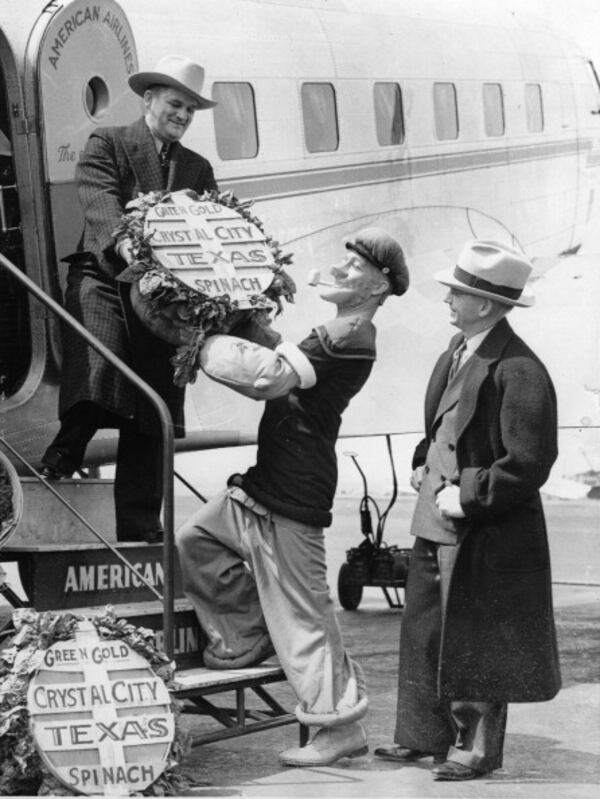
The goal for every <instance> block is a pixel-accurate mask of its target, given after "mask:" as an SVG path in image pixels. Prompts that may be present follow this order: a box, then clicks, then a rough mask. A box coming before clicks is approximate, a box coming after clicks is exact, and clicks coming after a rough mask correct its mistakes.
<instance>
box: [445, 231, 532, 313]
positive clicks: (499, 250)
mask: <svg viewBox="0 0 600 799" xmlns="http://www.w3.org/2000/svg"><path fill="white" fill-rule="evenodd" d="M532 269H533V267H532V265H531V263H530V261H529V259H528V258H527V257H526V256H525V255H523V253H522V252H520V251H519V250H516V249H514V248H513V247H509V246H508V245H506V244H502V243H500V242H498V241H484V240H479V239H476V240H473V241H468V242H467V243H466V244H465V246H464V247H463V249H462V250H461V253H460V255H459V256H458V260H457V262H456V266H455V267H454V269H445V270H443V271H441V272H437V273H436V275H435V279H436V280H437V281H438V283H442V284H443V285H445V286H449V287H450V288H455V289H459V290H460V291H463V292H465V293H466V294H475V295H476V296H478V297H488V298H489V299H490V300H496V302H501V303H504V304H505V305H518V306H519V307H522V308H528V307H529V306H531V305H533V304H534V302H535V299H534V298H533V297H530V296H523V289H524V288H525V285H526V283H527V280H528V279H529V276H530V274H531V272H532Z"/></svg>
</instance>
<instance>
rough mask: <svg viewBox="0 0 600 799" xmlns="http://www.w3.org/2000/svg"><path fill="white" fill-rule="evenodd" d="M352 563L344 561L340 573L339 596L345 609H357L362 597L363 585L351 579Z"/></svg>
mask: <svg viewBox="0 0 600 799" xmlns="http://www.w3.org/2000/svg"><path fill="white" fill-rule="evenodd" d="M349 577H350V564H349V563H342V566H341V568H340V573H339V574H338V584H337V588H338V597H339V600H340V605H341V606H342V607H343V608H344V610H356V608H357V607H358V606H359V605H360V600H361V599H362V592H363V587H362V585H360V584H359V583H354V582H350V581H349Z"/></svg>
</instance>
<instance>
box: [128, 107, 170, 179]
mask: <svg viewBox="0 0 600 799" xmlns="http://www.w3.org/2000/svg"><path fill="white" fill-rule="evenodd" d="M123 147H124V148H125V152H126V153H127V158H128V159H129V163H130V165H131V168H132V170H133V173H134V175H135V178H136V181H137V184H138V186H139V190H140V191H141V192H142V193H143V194H146V193H147V192H149V191H160V190H161V189H162V187H163V178H162V172H161V169H160V161H159V160H158V153H157V151H156V145H155V144H154V139H153V138H152V134H151V133H150V130H149V129H148V126H147V125H146V123H145V122H144V120H143V119H138V121H137V122H134V123H133V125H130V126H129V127H128V128H127V130H126V131H125V134H124V136H123Z"/></svg>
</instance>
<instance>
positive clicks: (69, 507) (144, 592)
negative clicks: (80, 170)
mask: <svg viewBox="0 0 600 799" xmlns="http://www.w3.org/2000/svg"><path fill="white" fill-rule="evenodd" d="M0 266H3V267H4V268H7V269H8V270H9V271H10V272H11V273H12V274H13V275H14V276H15V277H16V278H17V279H18V280H19V281H20V282H21V283H23V284H24V285H25V286H26V288H27V289H28V290H29V291H30V293H32V294H33V295H34V296H35V297H36V298H37V299H39V300H40V301H41V302H42V303H43V304H44V305H46V306H47V307H48V308H49V309H50V310H51V311H52V312H53V313H55V314H56V315H58V316H59V317H60V318H61V319H62V320H63V321H64V322H66V323H67V324H69V325H71V327H73V328H74V329H75V330H76V331H77V332H79V334H80V335H82V336H83V337H84V338H86V340H87V341H88V344H89V345H90V346H92V347H93V348H94V349H96V350H97V351H98V352H100V353H101V354H102V355H104V357H106V358H107V360H109V361H110V362H111V363H112V364H113V365H114V366H115V368H117V369H119V370H120V371H121V372H122V373H123V374H125V376H126V377H128V378H129V379H130V380H132V382H134V384H135V385H136V386H137V388H138V389H139V390H140V391H143V392H144V393H145V394H146V396H147V397H148V399H149V400H150V401H151V402H152V403H153V404H154V406H155V408H156V409H157V413H158V415H159V417H160V420H161V427H162V431H163V461H164V469H163V478H164V485H165V492H164V506H163V526H164V530H165V534H164V543H163V544H148V543H145V542H140V543H138V542H131V543H128V542H117V541H116V540H115V535H114V522H113V523H111V522H108V521H107V520H111V519H113V518H114V507H113V481H112V480H106V479H96V478H84V479H79V478H77V479H62V480H60V481H52V482H50V481H46V480H44V479H43V478H42V477H41V476H40V475H39V474H38V472H37V470H36V469H35V468H34V467H33V466H32V465H31V464H30V463H28V462H27V460H26V459H25V458H23V456H22V455H20V453H19V452H17V450H15V448H14V447H13V446H12V444H11V443H10V441H9V440H8V439H9V436H8V435H6V434H5V427H4V426H3V425H0V433H4V435H0V462H1V463H4V464H5V465H6V468H7V470H8V471H9V472H10V473H11V474H16V470H15V468H14V465H16V466H17V470H18V471H19V472H21V475H19V476H18V478H17V480H18V482H16V483H15V486H14V489H13V496H14V501H15V502H16V503H17V504H18V506H19V519H18V523H17V525H16V528H15V529H14V531H13V532H12V533H11V534H10V536H7V537H5V540H6V543H5V545H4V546H2V541H1V540H0V594H2V596H3V598H4V601H5V602H7V601H8V603H9V606H12V608H17V607H19V606H21V607H32V608H34V609H35V610H36V611H38V612H42V611H50V612H56V613H65V612H71V613H74V614H81V615H82V616H85V617H90V616H95V615H103V614H104V613H105V612H106V609H107V606H109V605H110V607H111V609H112V612H113V613H114V615H115V616H116V617H117V618H122V619H124V620H126V621H127V622H129V623H131V624H133V625H134V626H142V627H146V628H149V629H151V630H153V631H154V632H155V638H156V642H157V645H158V646H159V647H161V648H162V649H164V651H165V652H166V653H167V654H168V655H169V657H171V658H172V659H173V660H174V661H175V663H176V671H175V677H174V685H173V688H172V691H173V694H174V695H175V697H176V698H178V699H181V700H182V702H183V707H182V710H183V712H184V713H190V714H195V715H200V716H208V717H212V718H213V719H214V720H216V721H217V722H218V723H219V725H220V726H219V727H218V728H217V729H214V725H209V727H210V728H209V729H207V725H206V724H203V725H202V726H201V728H199V729H198V731H196V730H191V738H192V746H197V745H199V744H202V743H208V742H212V741H216V740H221V739H224V738H231V737H236V736H239V735H246V734H248V733H251V732H256V731H260V730H265V729H271V728H273V727H278V726H281V725H284V724H290V723H297V719H296V717H295V715H294V714H293V713H291V712H288V711H286V710H285V708H284V707H283V706H282V705H281V704H280V703H279V702H278V701H277V700H276V699H275V697H273V696H272V695H271V693H269V691H268V690H267V689H266V688H265V686H269V685H271V684H274V683H281V682H284V681H285V674H284V672H283V670H282V669H281V667H280V666H279V664H278V663H276V662H269V663H266V664H261V665H259V666H256V667H253V668H246V669H238V670H232V671H214V670H210V669H206V668H204V667H203V665H202V651H203V648H204V645H205V642H206V638H205V635H204V632H203V631H202V630H201V628H200V627H199V625H198V622H197V619H196V615H195V613H194V611H193V609H192V607H191V605H190V603H189V602H188V600H187V599H186V598H185V596H184V595H183V592H182V589H181V576H180V572H179V566H178V561H177V552H176V548H175V546H174V535H173V532H174V531H173V525H174V496H173V475H174V468H173V466H174V455H173V435H172V428H171V424H170V417H169V414H168V410H167V408H166V405H165V404H164V402H163V401H162V399H161V398H160V397H159V396H158V395H157V394H156V393H155V392H154V391H153V390H152V389H151V388H150V387H149V386H147V385H146V384H145V383H144V382H143V381H141V380H140V378H139V377H138V376H137V375H136V374H135V373H134V372H132V371H131V370H130V369H129V367H127V366H126V364H124V363H122V362H121V361H120V360H119V359H118V358H116V357H115V356H114V355H113V354H112V353H111V352H110V351H108V350H106V348H104V347H103V345H102V344H101V343H100V342H98V341H97V340H96V339H94V337H93V336H91V335H90V334H89V333H88V332H87V330H85V329H84V328H82V327H81V325H79V324H78V323H77V322H76V320H74V319H73V318H72V317H71V316H70V315H69V314H68V313H66V312H65V311H64V309H63V308H62V307H61V306H59V305H58V304H57V303H55V302H54V301H53V300H52V299H51V298H50V297H48V295H46V294H45V292H43V291H42V290H41V289H40V288H39V287H38V286H37V285H36V284H35V283H33V282H32V281H31V280H29V278H27V277H26V276H25V275H24V274H23V273H22V272H20V270H18V269H17V268H16V267H14V265H13V264H11V262H9V261H8V260H7V259H6V258H4V256H2V255H1V254H0ZM2 413H3V410H2V406H1V405H0V414H2ZM0 421H1V420H0ZM7 456H8V457H7ZM23 474H27V475H30V476H22V475H23ZM111 525H112V529H111ZM8 564H11V566H12V568H13V570H16V571H17V573H18V577H19V580H20V582H21V586H11V584H10V582H9V581H7V580H6V570H5V569H4V568H2V567H3V565H4V566H6V567H7V568H10V567H9V566H8ZM9 641H10V623H9V625H8V628H6V627H5V629H4V630H2V631H1V632H0V647H1V646H4V645H7V644H8V643H9ZM248 690H250V691H252V692H253V694H254V695H255V696H256V697H258V699H259V700H260V704H261V708H260V709H255V708H250V707H249V703H247V691H248ZM232 693H233V694H234V698H235V702H234V706H233V707H223V706H222V705H221V704H216V702H217V701H218V702H221V701H222V699H223V697H222V695H223V694H227V695H231V694H232ZM209 696H210V697H211V699H207V697H209ZM212 697H214V700H213V698H212ZM253 704H257V703H256V702H253ZM307 738H308V734H307V729H306V728H305V727H304V726H303V725H300V741H301V743H303V742H305V741H306V740H307Z"/></svg>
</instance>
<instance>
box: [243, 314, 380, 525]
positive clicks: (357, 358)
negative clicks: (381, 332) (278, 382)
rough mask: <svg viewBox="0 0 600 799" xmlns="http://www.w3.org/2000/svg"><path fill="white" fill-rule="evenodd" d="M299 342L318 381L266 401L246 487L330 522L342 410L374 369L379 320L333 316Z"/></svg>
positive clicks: (318, 521)
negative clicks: (375, 321) (336, 317)
mask: <svg viewBox="0 0 600 799" xmlns="http://www.w3.org/2000/svg"><path fill="white" fill-rule="evenodd" d="M299 347H300V349H301V350H302V352H303V353H304V354H305V355H306V356H307V358H308V359H309V360H310V362H311V364H312V366H313V368H314V370H315V372H316V375H317V382H316V385H315V386H313V388H310V389H306V390H303V389H299V388H295V389H293V390H292V391H290V393H289V394H286V395H285V396H284V397H279V398H278V399H274V400H269V401H268V402H267V403H266V406H265V410H264V413H263V416H262V419H261V422H260V426H259V429H258V452H257V460H256V465H255V466H252V467H251V468H250V469H249V470H248V471H247V472H246V474H245V475H243V477H242V487H243V489H244V490H245V491H246V493H247V494H249V495H250V496H251V497H252V498H253V499H255V500H257V501H258V502H260V503H262V504H263V505H265V506H266V507H267V508H269V509H270V510H272V511H275V512H277V513H281V514H282V515H283V516H286V517H288V518H289V519H292V520H294V521H299V522H304V523H306V524H312V525H315V526H316V527H329V525H330V524H331V506H332V504H333V498H334V494H335V490H336V486H337V459H336V454H335V444H336V441H337V437H338V433H339V429H340V424H341V419H342V413H343V412H344V410H345V409H346V407H347V405H348V403H349V402H350V400H351V399H352V397H353V396H354V395H355V394H356V393H357V392H358V391H360V389H361V388H362V386H363V385H364V383H365V382H366V380H367V378H368V377H369V374H370V373H371V369H372V366H373V362H374V360H375V327H374V326H373V324H372V323H371V322H369V321H364V320H360V319H353V318H342V319H334V320H333V321H332V322H328V323H327V324H325V325H320V326H319V327H317V328H315V329H314V330H313V331H312V332H311V334H310V335H309V336H308V337H307V338H305V339H304V341H302V343H301V344H300V345H299Z"/></svg>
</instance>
